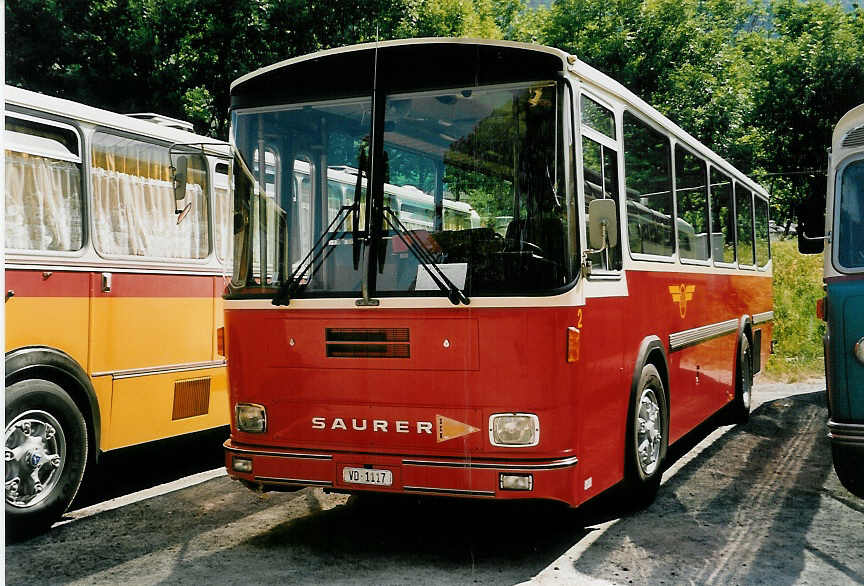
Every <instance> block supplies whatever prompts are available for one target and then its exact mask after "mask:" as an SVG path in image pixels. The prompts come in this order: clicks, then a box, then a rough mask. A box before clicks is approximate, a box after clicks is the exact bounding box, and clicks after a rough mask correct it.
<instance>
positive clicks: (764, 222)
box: [753, 196, 771, 267]
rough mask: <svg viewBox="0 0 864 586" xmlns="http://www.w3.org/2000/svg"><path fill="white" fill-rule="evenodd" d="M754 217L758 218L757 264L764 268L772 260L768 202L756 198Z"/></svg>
mask: <svg viewBox="0 0 864 586" xmlns="http://www.w3.org/2000/svg"><path fill="white" fill-rule="evenodd" d="M753 200H754V202H755V206H754V207H755V209H754V214H753V215H754V216H755V218H756V264H757V265H758V266H760V267H764V266H765V265H767V264H768V261H769V260H771V242H770V238H769V235H768V202H767V201H766V200H764V199H762V198H761V197H758V196H755V197H754V198H753Z"/></svg>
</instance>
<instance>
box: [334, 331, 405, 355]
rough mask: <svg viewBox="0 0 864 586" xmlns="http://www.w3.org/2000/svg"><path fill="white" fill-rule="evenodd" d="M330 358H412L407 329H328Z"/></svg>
mask: <svg viewBox="0 0 864 586" xmlns="http://www.w3.org/2000/svg"><path fill="white" fill-rule="evenodd" d="M324 339H325V340H326V352H327V357H328V358H410V357H411V344H410V339H411V336H410V332H409V330H408V328H325V330H324Z"/></svg>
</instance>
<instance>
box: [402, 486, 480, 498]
mask: <svg viewBox="0 0 864 586" xmlns="http://www.w3.org/2000/svg"><path fill="white" fill-rule="evenodd" d="M402 489H403V490H407V491H408V492H422V493H435V494H450V495H457V496H459V495H461V496H495V491H493V490H462V489H459V488H434V487H431V486H403V487H402Z"/></svg>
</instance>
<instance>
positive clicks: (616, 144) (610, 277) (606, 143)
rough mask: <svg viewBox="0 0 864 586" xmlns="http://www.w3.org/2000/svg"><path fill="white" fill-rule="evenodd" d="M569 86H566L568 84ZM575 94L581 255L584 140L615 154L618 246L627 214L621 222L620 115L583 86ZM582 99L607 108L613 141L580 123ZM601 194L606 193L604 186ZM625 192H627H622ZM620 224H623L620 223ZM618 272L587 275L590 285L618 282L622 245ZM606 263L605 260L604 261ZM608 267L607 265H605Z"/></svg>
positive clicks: (584, 230)
mask: <svg viewBox="0 0 864 586" xmlns="http://www.w3.org/2000/svg"><path fill="white" fill-rule="evenodd" d="M568 86H569V83H568ZM577 89H578V91H577V92H576V97H575V99H573V98H572V95H571V101H572V102H573V104H572V108H571V110H572V116H571V118H572V125H573V126H574V127H575V129H574V130H572V132H573V134H574V137H575V138H578V143H576V141H575V140H574V148H578V151H579V152H578V157H577V156H573V165H575V166H576V174H575V180H576V185H575V188H576V192H577V194H578V203H577V206H576V207H577V208H578V213H579V243H580V254H581V252H582V251H584V250H587V249H588V248H589V246H588V233H587V228H586V225H587V218H588V214H587V211H586V210H585V165H584V156H583V155H584V151H583V149H582V139H583V138H587V139H589V140H593V141H594V142H596V143H598V144H599V145H601V147H605V148H608V149H609V150H611V151H614V153H615V158H616V161H615V165H616V167H617V169H616V171H617V173H618V185H617V188H618V200H617V201H616V208H617V213H618V242H619V243H621V242H622V240H625V238H623V236H622V231H623V229H624V226H626V222H627V218H626V213H624V215H623V220H622V209H625V208H626V205H625V206H622V205H621V201H622V198H623V197H624V193H622V187H623V185H624V181H623V178H624V169H623V165H624V154H623V152H624V151H623V148H624V147H623V133H622V130H621V116H622V111H621V109H619V108H616V107H615V106H614V105H613V103H612V101H610V100H607V99H604V98H602V97H600V96H598V95H597V93H595V92H592V91H591V90H586V89H585V86H584V85H583V84H581V83H580V84H579V85H578V88H577ZM583 96H585V97H586V98H588V99H589V100H592V101H593V102H594V103H595V104H597V105H599V106H602V107H603V108H606V109H607V110H609V111H610V112H611V113H612V119H613V121H614V124H615V127H614V130H615V138H611V137H609V136H608V135H607V134H604V133H603V132H601V131H599V130H597V129H596V128H592V127H590V126H588V125H587V124H583V123H582V97H583ZM603 187H604V190H605V186H603ZM623 191H625V192H626V189H625V190H623ZM622 222H623V223H622ZM621 246H622V248H621V268H620V269H610V268H608V267H595V266H593V265H592V267H591V272H590V274H589V275H588V280H589V281H618V280H620V279H621V278H622V277H623V275H624V250H623V245H621ZM627 250H628V252H629V250H630V246H629V242H628V245H627ZM606 258H607V259H608V256H607V257H606ZM607 264H608V263H607Z"/></svg>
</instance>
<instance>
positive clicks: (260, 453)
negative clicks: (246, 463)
mask: <svg viewBox="0 0 864 586" xmlns="http://www.w3.org/2000/svg"><path fill="white" fill-rule="evenodd" d="M228 441H230V440H226V441H225V443H224V444H222V447H223V448H225V450H226V451H228V452H232V453H234V454H248V455H250V456H272V457H276V458H295V459H300V460H332V459H333V456H331V455H330V454H305V453H302V452H274V451H268V450H248V449H245V448H237V447H234V446H229V445H228Z"/></svg>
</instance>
